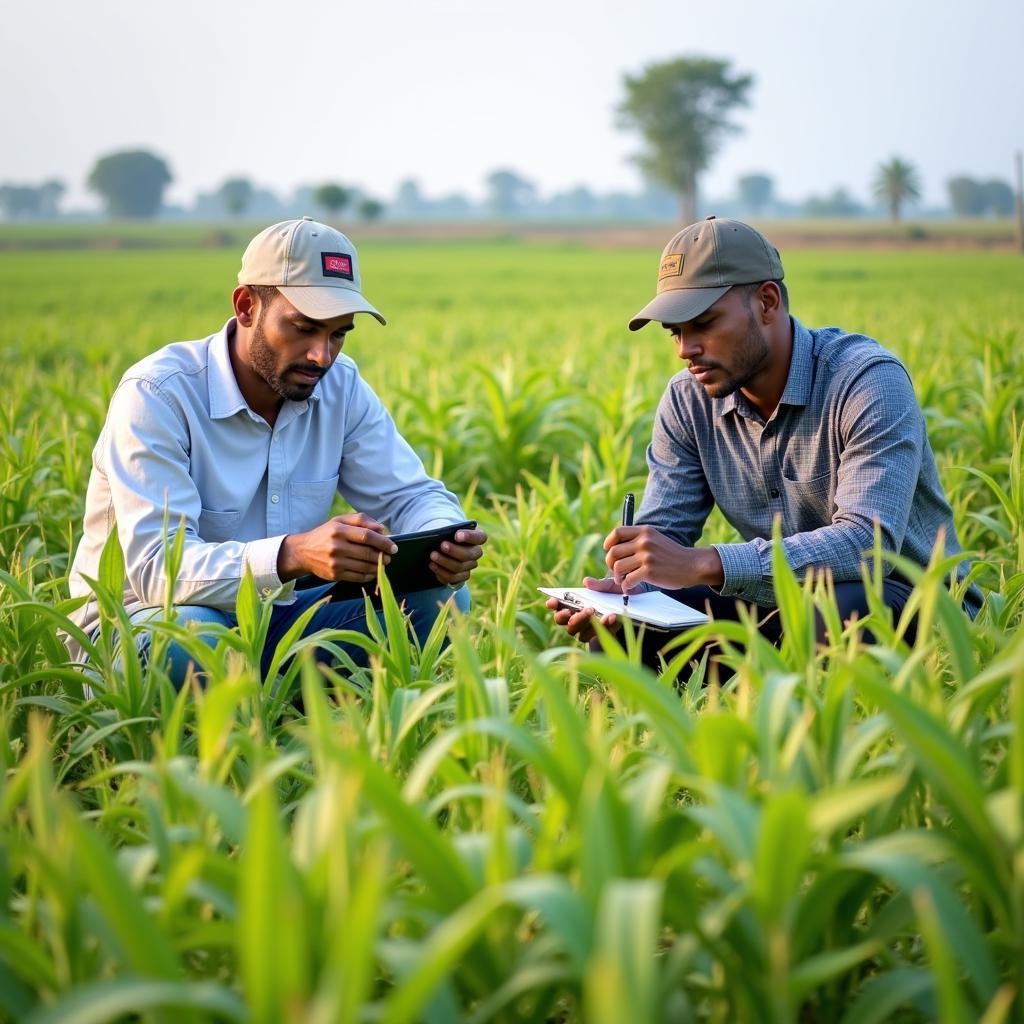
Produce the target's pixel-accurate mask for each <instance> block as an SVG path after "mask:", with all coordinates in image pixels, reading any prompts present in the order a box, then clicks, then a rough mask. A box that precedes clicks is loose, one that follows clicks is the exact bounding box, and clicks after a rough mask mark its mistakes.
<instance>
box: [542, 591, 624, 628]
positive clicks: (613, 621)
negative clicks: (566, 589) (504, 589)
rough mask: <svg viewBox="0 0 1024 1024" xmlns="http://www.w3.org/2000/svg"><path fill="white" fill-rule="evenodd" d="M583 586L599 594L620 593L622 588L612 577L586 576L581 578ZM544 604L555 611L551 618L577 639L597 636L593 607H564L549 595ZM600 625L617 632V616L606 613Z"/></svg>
mask: <svg viewBox="0 0 1024 1024" xmlns="http://www.w3.org/2000/svg"><path fill="white" fill-rule="evenodd" d="M583 586H585V587H586V588H587V590H596V591H597V592H598V593H600V594H621V593H622V588H621V587H620V586H619V585H618V583H616V582H615V580H612V579H606V580H595V579H592V578H591V577H590V576H587V577H586V578H585V579H584V580H583ZM546 604H547V606H548V608H551V609H552V610H553V611H554V613H555V614H554V615H553V616H552V618H554V620H555V622H556V623H557V624H558V625H559V626H564V627H565V629H566V630H567V631H568V633H569V636H574V637H576V639H577V640H582V641H583V642H584V643H589V642H590V641H591V640H593V639H594V637H595V636H597V633H596V632H595V631H594V623H593V618H594V616H595V615H596V614H597V612H596V610H595V609H593V608H583V609H582V610H577V609H575V608H566V607H565V606H564V605H563V604H561V602H560V601H559V600H558V598H557V597H549V598H548V600H547V602H546ZM601 625H602V626H604V627H605V629H610V630H611V631H612V632H613V633H614V632H617V631H618V627H619V617H618V616H617V615H606V616H605V617H604V618H603V619H601Z"/></svg>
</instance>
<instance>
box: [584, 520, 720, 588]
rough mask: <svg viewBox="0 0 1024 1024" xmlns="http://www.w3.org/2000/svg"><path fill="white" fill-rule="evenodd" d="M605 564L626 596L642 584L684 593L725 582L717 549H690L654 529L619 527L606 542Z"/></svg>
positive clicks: (651, 527) (610, 534) (648, 527)
mask: <svg viewBox="0 0 1024 1024" xmlns="http://www.w3.org/2000/svg"><path fill="white" fill-rule="evenodd" d="M604 549H605V551H606V552H607V554H606V555H605V559H604V560H605V562H606V563H607V564H608V568H609V569H611V571H612V575H613V576H614V578H615V582H616V583H618V584H619V585H620V586H621V587H622V592H623V593H628V592H629V591H631V590H633V589H635V588H636V587H637V586H639V585H640V584H641V583H650V584H651V585H652V586H655V587H660V588H661V589H662V590H682V589H683V588H684V587H695V586H698V585H700V584H705V585H707V586H711V587H720V586H721V585H722V583H724V582H725V574H724V572H723V570H722V560H721V558H720V557H719V555H718V552H717V551H716V550H715V549H714V548H687V547H683V545H682V544H677V543H676V542H675V541H674V540H671V539H670V538H668V537H666V536H665V535H664V534H663V533H659V532H658V531H657V530H656V529H654V527H653V526H617V527H616V528H615V529H614V530H612V532H611V533H609V534H608V536H607V537H605V539H604Z"/></svg>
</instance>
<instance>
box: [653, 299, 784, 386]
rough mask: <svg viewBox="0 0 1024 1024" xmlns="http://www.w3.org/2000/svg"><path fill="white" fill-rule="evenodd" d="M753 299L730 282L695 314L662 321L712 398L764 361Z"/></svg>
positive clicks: (764, 343)
mask: <svg viewBox="0 0 1024 1024" xmlns="http://www.w3.org/2000/svg"><path fill="white" fill-rule="evenodd" d="M755 302H756V295H752V294H751V293H750V292H749V290H747V289H745V288H742V287H740V288H731V289H730V290H729V291H727V292H726V293H725V295H723V296H722V297H721V298H720V299H719V300H718V301H717V302H716V303H715V304H714V305H713V306H711V307H710V308H709V309H706V310H705V311H704V312H703V313H701V315H700V316H698V317H694V319H693V320H687V321H686V322H685V323H681V324H663V325H662V326H663V327H664V328H665V329H666V330H667V331H668V332H669V333H670V334H671V335H672V338H673V340H674V341H675V343H676V347H677V349H678V351H679V358H680V359H684V360H686V362H687V363H688V364H689V365H688V369H689V371H690V373H691V374H693V376H694V377H695V378H696V379H697V381H698V382H699V383H700V384H702V385H703V386H704V390H705V392H707V394H708V396H709V397H710V398H725V397H726V396H728V395H731V394H732V393H733V392H734V391H736V390H738V389H739V388H742V387H744V386H745V385H747V384H749V383H750V382H751V381H752V380H753V379H754V377H756V376H757V375H758V374H759V373H761V372H762V371H763V370H765V369H766V368H767V366H768V362H769V359H770V355H771V350H770V347H769V345H768V339H767V338H766V337H765V334H764V329H763V328H762V326H761V324H760V323H759V322H758V320H757V317H756V315H755V312H754V303H755Z"/></svg>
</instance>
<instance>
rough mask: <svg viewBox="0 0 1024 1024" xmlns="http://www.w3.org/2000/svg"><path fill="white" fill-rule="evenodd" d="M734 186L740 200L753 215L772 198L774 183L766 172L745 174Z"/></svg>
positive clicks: (758, 212)
mask: <svg viewBox="0 0 1024 1024" xmlns="http://www.w3.org/2000/svg"><path fill="white" fill-rule="evenodd" d="M736 186H737V191H738V192H739V195H740V202H741V203H742V204H743V205H744V206H745V207H746V208H747V209H748V210H750V212H751V213H753V214H754V215H755V216H757V215H759V214H760V213H761V212H762V211H763V210H764V208H765V207H766V206H767V205H768V204H769V203H770V202H771V201H772V199H773V198H774V195H773V193H774V191H775V183H774V182H773V181H772V179H771V178H769V177H768V175H767V174H745V175H744V176H743V177H742V178H740V180H739V181H738V182H737V183H736Z"/></svg>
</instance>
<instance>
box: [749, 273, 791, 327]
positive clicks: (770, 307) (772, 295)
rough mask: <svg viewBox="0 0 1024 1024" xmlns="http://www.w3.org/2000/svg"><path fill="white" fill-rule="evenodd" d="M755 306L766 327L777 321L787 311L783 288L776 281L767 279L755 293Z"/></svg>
mask: <svg viewBox="0 0 1024 1024" xmlns="http://www.w3.org/2000/svg"><path fill="white" fill-rule="evenodd" d="M754 302H755V308H756V309H757V311H758V312H759V313H760V315H761V323H762V324H764V325H765V326H766V327H767V326H768V325H769V324H773V323H775V321H776V320H778V319H779V316H780V315H781V314H783V313H785V310H784V309H783V306H782V290H781V289H780V288H779V286H778V285H777V284H776V283H775V282H774V281H765V282H764V284H762V285H761V287H760V288H758V289H757V292H756V293H755V295H754Z"/></svg>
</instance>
